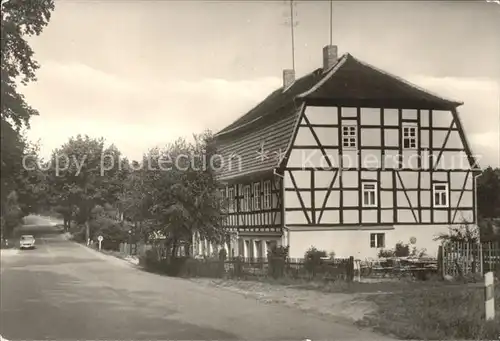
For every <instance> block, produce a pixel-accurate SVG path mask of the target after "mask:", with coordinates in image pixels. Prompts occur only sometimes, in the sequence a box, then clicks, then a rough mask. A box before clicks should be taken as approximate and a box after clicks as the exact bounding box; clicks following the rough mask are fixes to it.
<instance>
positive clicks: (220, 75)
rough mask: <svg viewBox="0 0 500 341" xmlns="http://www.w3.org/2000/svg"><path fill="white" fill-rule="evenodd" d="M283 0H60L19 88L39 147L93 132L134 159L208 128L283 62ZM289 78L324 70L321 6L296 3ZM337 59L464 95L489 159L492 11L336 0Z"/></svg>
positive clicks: (495, 42)
mask: <svg viewBox="0 0 500 341" xmlns="http://www.w3.org/2000/svg"><path fill="white" fill-rule="evenodd" d="M289 13H290V8H289V5H288V4H287V3H286V2H285V1H274V2H273V1H248V2H245V1H219V2H216V1H167V0H165V1H145V0H141V1H139V0H135V1H134V0H128V1H120V0H108V1H105V0H102V1H97V0H93V1H91V0H87V1H76V0H63V1H56V8H55V11H54V13H53V16H52V18H51V21H50V23H49V25H48V26H47V27H46V29H45V30H44V31H43V32H42V34H41V35H40V36H38V37H33V38H30V44H31V46H32V48H33V49H34V51H35V58H36V60H37V61H38V62H39V63H40V65H41V68H40V69H39V70H38V72H37V78H38V81H37V82H36V83H32V84H29V85H28V86H27V87H24V88H21V89H20V90H21V91H22V92H23V93H24V94H25V96H26V98H27V101H28V103H30V104H31V105H32V106H33V107H34V108H36V109H37V110H38V111H39V112H40V116H38V117H35V118H33V119H32V121H31V129H30V131H29V132H28V136H29V138H30V139H31V140H33V141H39V142H40V143H41V147H42V154H43V155H44V156H48V155H49V154H50V152H51V151H52V150H53V149H54V148H57V147H59V146H60V145H62V144H63V143H64V142H66V141H67V140H68V138H69V137H71V136H76V135H77V134H88V135H90V136H93V137H104V138H105V139H106V141H107V142H108V143H114V144H115V145H116V146H117V147H118V148H119V149H120V150H121V151H122V153H123V154H125V155H126V156H128V157H129V158H132V159H138V158H140V156H141V155H142V153H143V152H145V151H147V149H149V148H151V147H154V146H157V145H159V146H161V145H165V144H167V143H169V142H172V141H174V140H175V139H177V138H179V137H186V138H190V137H191V136H192V134H193V133H200V132H202V131H203V130H205V129H211V130H213V131H215V132H217V131H218V130H220V129H222V128H224V127H225V126H226V125H228V124H230V123H231V122H232V121H234V120H235V119H237V118H238V117H240V116H241V115H243V114H244V113H245V112H247V111H248V110H250V109H251V108H252V107H253V106H254V105H256V104H257V103H258V102H260V101H261V100H262V99H264V97H265V96H267V95H268V94H269V93H270V92H271V91H273V90H274V89H276V88H278V87H280V86H281V84H282V70H283V69H287V68H291V67H292V53H291V35H290V27H289V26H287V25H286V21H287V20H289V19H287V17H289ZM294 13H295V19H296V20H297V21H298V24H297V26H296V27H295V69H296V75H297V77H300V76H302V75H305V74H306V73H309V72H310V71H312V70H313V69H316V68H318V67H321V65H322V48H323V46H325V45H327V44H328V43H329V41H330V22H329V19H330V3H329V2H328V1H307V2H304V1H299V2H297V4H296V6H295V9H294ZM332 39H333V44H335V45H337V46H338V49H339V54H343V53H346V52H349V53H350V54H351V55H353V56H354V57H355V58H357V59H360V60H362V61H364V62H367V63H369V64H371V65H374V66H376V67H377V68H380V69H383V70H385V71H387V72H390V73H393V74H396V75H398V76H400V77H403V78H405V79H407V80H408V81H410V82H413V83H415V84H417V85H419V86H420V87H424V88H426V89H428V90H430V91H432V92H435V93H438V94H440V95H442V96H444V97H447V98H452V99H456V100H458V101H462V102H464V103H465V104H464V105H463V106H461V107H459V113H460V117H461V120H462V123H463V125H464V129H465V132H466V134H467V136H468V140H469V142H470V144H471V147H472V151H473V153H475V154H478V155H480V156H481V161H480V164H481V166H483V167H484V166H487V165H492V166H497V167H498V166H500V133H499V131H500V62H499V61H500V5H498V4H496V3H492V2H486V1H482V0H477V1H471V2H446V1H437V2H429V1H421V2H411V1H386V2H378V1H348V2H339V1H335V2H333V31H332Z"/></svg>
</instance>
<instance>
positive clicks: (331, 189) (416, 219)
mask: <svg viewBox="0 0 500 341" xmlns="http://www.w3.org/2000/svg"><path fill="white" fill-rule="evenodd" d="M335 107H336V110H337V121H338V123H337V124H311V122H310V120H309V118H308V117H307V116H306V111H305V108H304V110H302V111H301V114H300V116H301V117H299V120H301V122H302V123H301V124H297V126H296V131H295V132H294V137H295V136H296V135H297V132H298V129H299V128H300V127H302V128H307V129H308V130H310V132H311V134H312V136H313V139H314V141H311V143H312V144H311V145H293V146H292V148H290V150H289V151H288V155H289V154H290V153H291V152H292V149H293V150H301V149H302V150H312V149H316V150H318V151H319V152H321V154H322V157H324V158H325V159H326V161H327V164H328V166H327V167H317V168H315V167H293V166H290V167H288V166H285V167H286V168H285V169H286V171H287V174H288V175H289V176H290V180H291V183H292V184H293V188H284V189H283V193H289V192H291V191H293V192H296V193H297V197H298V199H299V202H300V206H301V207H300V208H288V207H285V209H284V212H297V211H303V212H304V215H305V216H306V220H307V222H308V223H307V224H306V225H314V226H318V227H327V226H339V225H346V226H352V225H356V224H350V223H347V222H345V220H344V210H356V211H357V212H358V213H357V216H358V223H357V224H359V225H362V226H365V225H367V226H370V225H372V224H373V223H371V222H364V221H363V211H365V210H374V209H376V210H377V217H376V223H377V224H383V223H384V222H383V221H382V211H390V210H392V211H393V221H392V222H391V224H396V225H397V224H404V225H413V224H435V223H440V224H442V223H444V222H437V221H435V218H434V212H437V211H447V212H448V221H447V222H446V223H451V224H453V223H454V216H455V215H456V211H457V210H459V209H461V210H469V209H471V208H470V207H460V204H461V199H460V200H459V203H457V205H458V206H457V207H456V208H454V207H451V202H449V204H450V205H448V207H447V208H441V207H434V196H433V184H434V183H436V181H435V180H434V174H435V173H443V174H446V177H447V181H443V182H446V183H447V184H448V190H449V193H448V200H449V201H451V195H450V193H452V192H460V193H461V194H460V195H461V197H462V196H463V193H465V192H472V191H473V189H467V188H465V186H466V185H467V184H466V183H464V185H463V186H462V188H461V189H456V188H452V187H451V184H450V181H451V174H452V173H455V172H457V173H466V172H469V171H470V170H467V169H438V168H437V166H438V165H439V161H440V159H441V155H442V154H443V152H445V151H448V152H452V151H464V148H457V147H456V146H454V147H449V148H447V147H446V144H447V142H448V140H449V136H450V134H451V132H453V131H457V132H459V134H460V129H459V127H460V123H458V122H457V121H456V119H455V116H453V117H452V118H453V119H452V123H451V125H450V126H449V127H434V124H433V111H432V110H428V109H415V110H416V112H417V118H416V119H414V118H407V117H404V116H403V115H404V112H403V111H404V110H405V109H410V108H403V109H402V108H390V109H397V121H398V125H386V124H385V123H386V111H385V108H376V109H379V110H380V125H374V124H361V114H362V110H361V109H362V108H361V107H349V108H351V109H352V108H354V109H355V110H356V116H349V117H343V114H342V107H340V106H335ZM422 115H428V126H424V127H423V126H422V123H421V120H422ZM302 118H303V119H302ZM351 122H352V123H351ZM405 123H412V124H415V125H416V132H417V134H416V139H417V145H416V148H415V149H410V150H413V151H415V152H416V154H417V155H418V158H417V167H416V168H409V167H408V166H407V165H405V164H404V158H403V155H404V153H405V152H406V149H405V148H404V146H403V134H404V132H403V126H404V124H405ZM344 124H356V133H357V134H356V147H357V153H356V160H357V163H358V164H357V167H344V162H343V155H344V146H343V138H342V137H343V135H342V126H343V125H344ZM314 128H337V129H338V130H337V131H338V134H337V135H338V141H337V145H336V146H334V145H328V146H325V145H322V144H321V141H320V139H319V138H318V135H317V133H316V131H315V129H314ZM363 128H379V129H380V142H381V144H380V147H378V146H363V138H362V133H363ZM395 128H397V133H398V145H397V146H386V145H385V144H386V141H385V140H386V137H385V133H386V130H387V129H395ZM423 131H427V132H428V143H429V147H428V152H429V155H428V157H429V160H428V161H429V162H428V163H427V165H426V166H425V167H424V165H423V163H422V157H423V156H424V153H423V150H424V149H423V148H422V132H423ZM434 131H446V132H447V134H446V137H445V140H444V143H443V145H442V146H441V147H440V148H435V147H434V145H433V144H434V141H433V132H434ZM294 140H295V138H294V139H293V141H294ZM461 141H462V142H463V145H464V146H465V145H466V143H465V140H464V139H463V138H462V136H461ZM328 150H336V151H338V163H339V164H338V166H337V167H334V165H332V163H331V162H330V161H331V160H330V158H329V157H328V152H327V151H328ZM363 150H365V151H366V150H380V151H381V156H382V160H381V162H382V164H381V165H380V166H381V168H379V169H373V168H367V167H364V165H363V160H362V151H363ZM390 150H392V151H397V152H398V158H397V163H396V164H395V165H394V167H393V168H391V167H386V166H388V165H386V164H384V161H385V155H387V151H390ZM466 152H467V151H466ZM434 153H439V154H438V155H437V157H434ZM327 170H331V171H334V172H335V173H334V175H333V178H332V180H331V182H330V183H329V186H328V187H316V185H317V183H316V180H315V179H316V177H315V173H316V172H319V171H327ZM294 171H309V176H310V181H309V183H310V187H305V188H300V187H298V186H297V181H296V178H295V176H294V174H293V173H294ZM349 171H356V172H357V181H358V187H355V186H354V187H353V186H350V187H349V186H347V187H346V186H345V183H344V181H343V180H344V179H343V178H344V176H343V173H344V172H349ZM364 171H368V172H375V175H376V180H373V181H376V182H377V188H376V196H377V207H373V208H372V207H363V190H362V185H361V184H362V182H364V181H370V179H365V178H364V177H363V174H362V172H364ZM384 172H389V173H392V186H389V187H387V186H385V187H384V186H382V185H381V178H382V173H384ZM401 172H413V173H414V172H417V173H416V174H415V175H416V181H417V185H416V187H415V186H414V185H413V186H410V187H408V186H406V185H405V184H404V182H403V178H402V176H401ZM423 173H427V174H429V180H428V181H429V184H428V185H426V187H425V188H424V187H423V185H422V181H423V180H422V174H423ZM337 179H338V183H336V181H337ZM427 186H428V187H429V188H427ZM318 190H321V191H326V195H325V198H324V200H323V202H322V203H321V207H320V206H319V205H320V203H317V202H315V193H316V191H318ZM346 191H356V192H357V198H358V205H357V206H346V205H345V198H344V193H345V192H346ZM408 191H416V201H413V200H412V198H410V196H409V192H408ZM423 191H429V193H430V195H429V196H430V198H429V199H430V202H429V204H428V205H422V193H423ZM383 192H392V193H393V207H391V208H385V207H384V208H383V207H382V197H381V193H383ZM400 192H401V193H403V194H404V196H405V199H406V200H405V201H406V203H398V193H400ZM301 193H310V196H311V205H310V208H307V207H306V205H305V203H304V199H303V195H302V194H301ZM332 193H335V195H338V198H339V208H332V207H327V203H328V199H329V197H330V196H331V195H332ZM406 209H409V210H410V211H411V214H412V217H413V219H412V220H413V221H411V220H410V221H407V220H408V219H404V221H403V220H401V218H400V217H399V213H398V212H399V211H400V210H406ZM454 209H455V214H453V210H454ZM423 210H429V211H430V221H429V220H426V221H423V217H422V215H423V213H422V211H423ZM325 211H337V212H338V213H339V217H338V218H339V219H338V223H336V224H331V223H323V222H322V220H323V219H322V218H323V215H324V212H325ZM308 212H311V214H309V213H308ZM287 226H290V227H299V226H304V224H301V223H292V222H288V223H287Z"/></svg>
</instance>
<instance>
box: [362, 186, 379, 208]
mask: <svg viewBox="0 0 500 341" xmlns="http://www.w3.org/2000/svg"><path fill="white" fill-rule="evenodd" d="M362 189H363V206H364V207H377V183H376V182H374V181H370V182H364V183H362Z"/></svg>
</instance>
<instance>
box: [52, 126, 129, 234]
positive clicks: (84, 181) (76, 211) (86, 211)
mask: <svg viewBox="0 0 500 341" xmlns="http://www.w3.org/2000/svg"><path fill="white" fill-rule="evenodd" d="M120 157H121V154H120V152H119V151H118V149H117V148H116V147H115V146H113V145H111V146H109V147H107V148H105V147H104V139H102V138H101V139H94V138H90V137H89V136H84V137H83V136H81V135H78V136H77V137H76V138H70V139H69V141H68V142H67V143H65V144H64V145H63V146H62V147H61V148H59V149H57V150H56V151H54V153H53V155H52V159H51V162H52V164H51V167H50V168H49V172H48V173H49V174H48V182H49V186H50V188H51V193H50V195H51V202H52V204H56V205H58V206H61V207H66V212H69V213H70V214H72V215H74V218H75V220H76V222H77V223H78V224H81V225H84V226H85V237H86V238H85V239H86V240H88V239H89V238H90V237H91V235H90V226H89V222H90V219H91V217H92V210H93V209H94V208H95V207H96V206H97V205H101V206H103V205H105V204H106V203H108V204H115V203H116V202H117V201H118V199H119V197H120V195H121V193H122V190H123V181H124V180H125V178H126V173H125V171H124V170H123V168H122V167H123V164H124V161H123V160H121V158H120Z"/></svg>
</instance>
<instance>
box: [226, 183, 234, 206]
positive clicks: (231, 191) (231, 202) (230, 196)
mask: <svg viewBox="0 0 500 341" xmlns="http://www.w3.org/2000/svg"><path fill="white" fill-rule="evenodd" d="M227 196H228V200H229V203H228V208H229V212H234V211H235V205H234V204H235V201H234V187H233V186H231V187H229V189H228V194H227Z"/></svg>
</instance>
